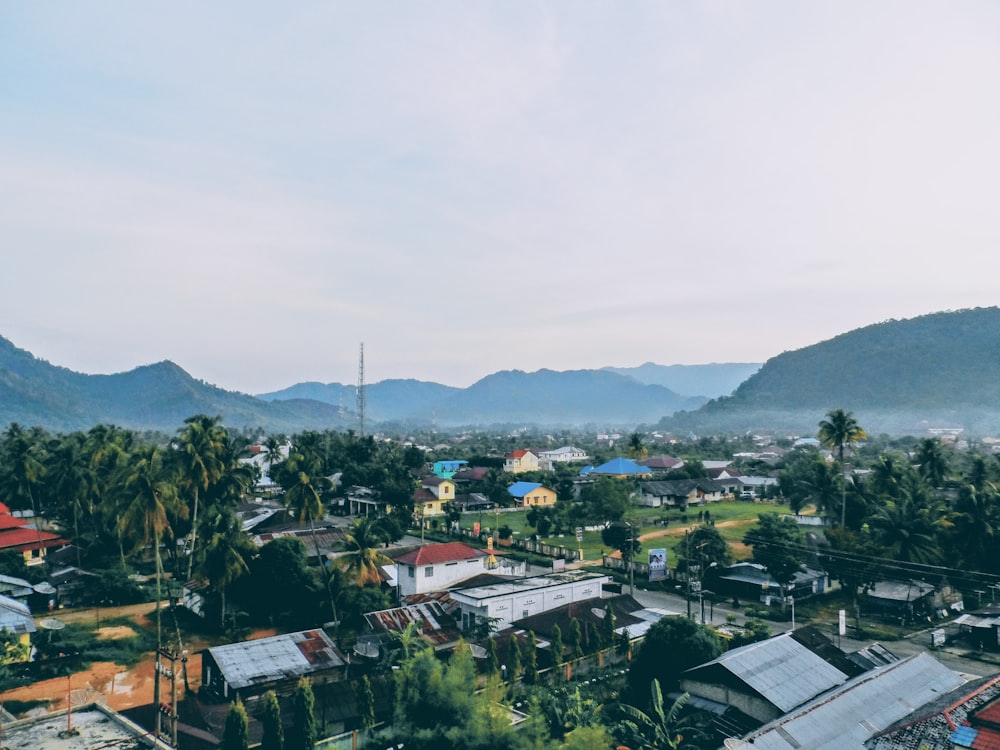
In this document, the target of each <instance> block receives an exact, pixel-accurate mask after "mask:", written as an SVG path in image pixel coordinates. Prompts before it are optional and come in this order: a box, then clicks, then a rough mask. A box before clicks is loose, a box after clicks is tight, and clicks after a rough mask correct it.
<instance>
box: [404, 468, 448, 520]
mask: <svg viewBox="0 0 1000 750" xmlns="http://www.w3.org/2000/svg"><path fill="white" fill-rule="evenodd" d="M420 484H421V487H420V489H418V490H417V491H416V492H414V493H413V512H414V514H415V515H417V516H423V517H427V516H441V515H444V512H445V506H447V505H448V503H450V502H451V501H452V500H454V499H455V483H454V482H452V481H451V480H450V479H442V478H441V477H424V479H423V480H421V483H420Z"/></svg>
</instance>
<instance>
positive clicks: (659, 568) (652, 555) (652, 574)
mask: <svg viewBox="0 0 1000 750" xmlns="http://www.w3.org/2000/svg"><path fill="white" fill-rule="evenodd" d="M666 577H667V550H666V549H651V550H650V551H649V580H650V581H662V580H663V579H664V578H666Z"/></svg>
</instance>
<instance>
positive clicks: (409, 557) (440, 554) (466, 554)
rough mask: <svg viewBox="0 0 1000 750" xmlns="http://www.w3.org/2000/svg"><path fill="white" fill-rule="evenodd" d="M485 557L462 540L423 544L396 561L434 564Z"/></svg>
mask: <svg viewBox="0 0 1000 750" xmlns="http://www.w3.org/2000/svg"><path fill="white" fill-rule="evenodd" d="M477 557H486V553H485V552H482V551H480V550H477V549H473V548H472V547H470V546H469V545H467V544H463V543H462V542H446V543H444V544H425V545H424V546H423V547H418V548H417V549H415V550H411V551H410V552H407V553H406V554H404V555H400V556H399V557H397V558H396V562H397V563H402V564H404V565H434V564H436V563H443V562H454V561H455V560H472V559H474V558H477Z"/></svg>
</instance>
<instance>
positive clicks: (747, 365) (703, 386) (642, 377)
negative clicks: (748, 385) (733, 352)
mask: <svg viewBox="0 0 1000 750" xmlns="http://www.w3.org/2000/svg"><path fill="white" fill-rule="evenodd" d="M760 367H761V363H760V362H727V363H712V364H707V365H658V364H655V363H653V362H646V363H645V364H642V365H639V366H638V367H605V368H603V369H605V370H609V371H611V372H616V373H618V374H619V375H628V376H629V377H633V378H635V379H636V380H638V381H639V382H640V383H646V384H647V385H662V386H663V387H664V388H669V389H670V390H672V391H674V392H675V393H682V394H685V395H688V396H701V397H703V398H718V397H719V396H729V395H731V394H732V392H733V391H734V390H736V388H737V387H738V386H739V385H740V383H742V382H743V381H744V380H746V379H747V378H749V377H750V376H751V375H753V374H754V373H755V372H757V371H758V370H759V369H760Z"/></svg>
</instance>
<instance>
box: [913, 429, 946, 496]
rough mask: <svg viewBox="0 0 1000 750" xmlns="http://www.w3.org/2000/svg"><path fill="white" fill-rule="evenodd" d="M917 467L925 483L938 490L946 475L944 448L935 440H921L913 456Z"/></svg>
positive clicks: (929, 438)
mask: <svg viewBox="0 0 1000 750" xmlns="http://www.w3.org/2000/svg"><path fill="white" fill-rule="evenodd" d="M914 458H915V459H916V462H917V465H918V471H919V472H920V476H922V477H923V478H924V479H925V480H926V481H927V483H928V484H929V485H930V486H931V487H933V488H935V489H936V488H938V487H940V486H941V485H943V484H944V479H945V476H947V474H948V457H947V456H946V455H945V452H944V446H943V445H942V444H941V441H940V440H938V439H937V438H931V437H927V438H923V439H922V440H921V441H920V442H919V443H917V451H916V455H915V456H914Z"/></svg>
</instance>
